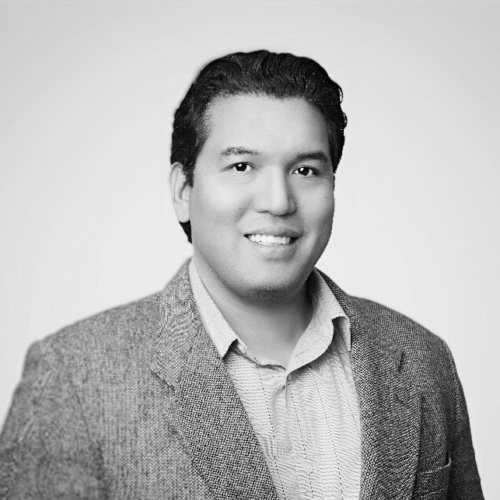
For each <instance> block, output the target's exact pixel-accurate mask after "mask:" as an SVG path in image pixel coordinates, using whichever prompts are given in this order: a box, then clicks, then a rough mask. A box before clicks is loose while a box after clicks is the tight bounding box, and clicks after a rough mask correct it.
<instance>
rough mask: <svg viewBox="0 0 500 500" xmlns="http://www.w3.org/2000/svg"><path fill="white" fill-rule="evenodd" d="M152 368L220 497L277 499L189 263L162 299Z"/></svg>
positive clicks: (185, 438)
mask: <svg viewBox="0 0 500 500" xmlns="http://www.w3.org/2000/svg"><path fill="white" fill-rule="evenodd" d="M159 306H160V309H161V312H160V316H161V317H162V318H163V320H162V324H161V325H160V328H159V332H158V337H157V340H156V349H155V354H154V356H153V358H152V361H151V368H152V370H153V371H154V372H155V373H156V374H157V375H158V376H159V377H160V378H162V379H163V380H164V381H165V382H166V383H167V384H168V385H170V387H171V388H172V390H173V397H174V400H175V404H174V411H175V415H173V419H174V421H175V424H176V425H177V427H178V431H179V432H180V434H181V436H182V439H183V441H184V444H185V447H186V450H187V452H188V453H189V454H190V456H191V459H192V463H193V465H194V467H195V468H196V469H197V470H198V472H199V473H200V475H201V476H202V477H203V478H204V480H205V482H206V483H207V485H208V487H209V489H210V490H211V492H212V494H213V496H214V498H216V499H234V498H241V499H256V498H266V499H277V495H276V490H275V489H274V485H273V482H272V478H271V475H270V473H269V470H268V468H267V465H266V461H265V458H264V455H263V453H262V451H261V449H260V446H259V443H258V441H257V437H256V436H255V433H254V431H253V428H252V425H251V423H250V421H249V419H248V416H247V414H246V412H245V409H244V407H243V403H242V402H241V400H240V399H239V397H238V394H237V392H236V389H235V388H234V386H233V383H232V382H231V379H230V377H229V375H228V373H227V371H226V368H225V366H224V363H223V362H222V360H221V358H220V356H219V354H218V353H217V350H216V348H215V346H214V344H213V342H212V340H211V339H210V337H209V335H208V333H207V332H206V331H205V328H204V327H203V324H202V321H201V318H200V316H199V313H198V311H197V309H196V306H195V303H194V300H193V295H192V291H191V286H190V283H189V274H188V268H187V263H185V264H184V265H183V266H182V268H181V269H180V271H179V272H178V273H177V275H176V276H175V277H174V278H173V280H172V281H171V282H170V283H169V284H168V285H167V287H166V289H165V290H164V292H163V293H162V294H161V296H160V304H159Z"/></svg>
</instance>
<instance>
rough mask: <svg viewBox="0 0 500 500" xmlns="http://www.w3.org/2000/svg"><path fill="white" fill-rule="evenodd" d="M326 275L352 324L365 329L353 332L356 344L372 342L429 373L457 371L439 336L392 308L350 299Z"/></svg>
mask: <svg viewBox="0 0 500 500" xmlns="http://www.w3.org/2000/svg"><path fill="white" fill-rule="evenodd" d="M322 275H323V277H324V279H325V281H326V283H327V284H328V285H329V287H330V289H331V290H332V292H333V294H334V295H335V297H336V298H337V300H338V301H339V303H340V305H341V306H342V308H343V309H344V312H345V313H346V314H347V316H348V317H349V318H350V320H351V323H352V324H356V325H359V326H360V327H361V328H360V330H359V332H356V331H353V332H351V333H352V334H353V338H352V341H353V342H354V343H356V342H361V343H365V342H368V343H369V344H370V345H371V346H372V347H373V348H376V349H380V350H382V351H392V352H403V353H404V358H405V360H406V362H407V363H410V364H412V365H413V366H415V367H420V368H422V369H424V370H426V371H435V369H436V368H437V366H439V367H445V370H446V371H447V372H448V373H449V371H450V369H451V370H452V371H454V365H453V359H452V356H451V353H450V350H449V348H448V346H447V344H446V342H445V341H444V340H443V339H442V338H441V337H439V335H436V334H435V333H434V332H431V331H430V330H428V329H427V328H426V327H425V326H423V325H421V324H420V323H418V322H417V321H415V320H413V319H411V318H409V317H408V316H406V315H404V314H402V313H400V312H398V311H396V310H394V309H392V308H390V307H387V306H385V305H383V304H380V303H378V302H375V301H373V300H369V299H366V298H361V297H356V296H352V295H348V294H347V293H345V292H344V291H343V290H342V289H341V288H340V287H338V286H337V285H336V284H335V283H334V282H333V281H332V280H331V279H330V278H329V277H328V276H326V275H324V274H322ZM354 330H356V329H354ZM438 371H439V370H438Z"/></svg>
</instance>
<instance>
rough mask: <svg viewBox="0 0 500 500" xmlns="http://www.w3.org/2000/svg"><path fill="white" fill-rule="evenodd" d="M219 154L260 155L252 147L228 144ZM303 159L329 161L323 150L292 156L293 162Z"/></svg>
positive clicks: (225, 155)
mask: <svg viewBox="0 0 500 500" xmlns="http://www.w3.org/2000/svg"><path fill="white" fill-rule="evenodd" d="M220 154H221V156H223V157H228V156H243V155H253V156H258V155H260V153H259V152H258V151H255V150H253V149H248V148H246V147H243V146H230V147H228V148H226V149H224V150H223V151H222V152H221V153H220ZM305 160H316V161H320V162H321V163H325V164H328V163H330V159H329V158H328V156H327V155H326V154H325V153H324V152H323V151H307V152H304V153H298V154H296V155H295V157H294V162H295V163H298V162H301V161H305Z"/></svg>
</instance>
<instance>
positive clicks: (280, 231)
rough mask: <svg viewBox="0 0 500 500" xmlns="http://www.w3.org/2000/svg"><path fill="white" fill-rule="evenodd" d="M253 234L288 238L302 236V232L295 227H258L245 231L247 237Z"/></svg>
mask: <svg viewBox="0 0 500 500" xmlns="http://www.w3.org/2000/svg"><path fill="white" fill-rule="evenodd" d="M251 234H265V235H269V236H287V237H288V238H292V239H294V240H295V239H297V238H300V236H301V233H300V232H299V231H297V229H294V228H293V227H283V226H280V227H276V226H271V227H260V228H258V229H252V230H251V231H247V232H245V237H247V238H248V237H249V236H250V235H251Z"/></svg>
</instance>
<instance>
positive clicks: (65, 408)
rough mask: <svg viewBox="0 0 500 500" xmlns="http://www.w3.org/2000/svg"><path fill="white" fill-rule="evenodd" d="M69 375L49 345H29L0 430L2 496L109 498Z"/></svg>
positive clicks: (5, 497)
mask: <svg viewBox="0 0 500 500" xmlns="http://www.w3.org/2000/svg"><path fill="white" fill-rule="evenodd" d="M69 375H70V373H69V372H68V370H67V369H66V368H65V366H64V365H63V362H62V360H61V359H60V358H58V356H57V355H56V354H55V352H54V351H53V350H52V349H51V347H50V344H49V345H47V342H46V341H42V342H36V343H35V344H33V345H32V346H31V348H30V349H29V351H28V354H27V356H26V361H25V366H24V371H23V376H22V380H21V382H20V384H19V386H18V387H17V389H16V391H15V393H14V398H13V402H12V406H11V408H10V411H9V414H8V416H7V420H6V422H5V425H4V428H3V431H2V433H1V434H0V498H2V499H23V500H24V499H29V498H36V499H40V500H45V499H47V500H49V499H50V500H54V499H58V498H65V499H67V498H71V499H79V498H81V499H83V498H85V499H101V498H105V490H104V481H103V477H102V476H103V474H102V470H103V468H102V464H101V459H100V454H99V451H98V448H97V446H96V444H95V443H93V442H92V439H91V437H90V435H89V431H88V428H87V425H86V422H85V420H84V418H83V412H82V411H81V410H82V409H81V406H80V402H79V400H78V397H77V394H76V392H75V390H74V387H73V386H72V383H71V380H70V376H69Z"/></svg>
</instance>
